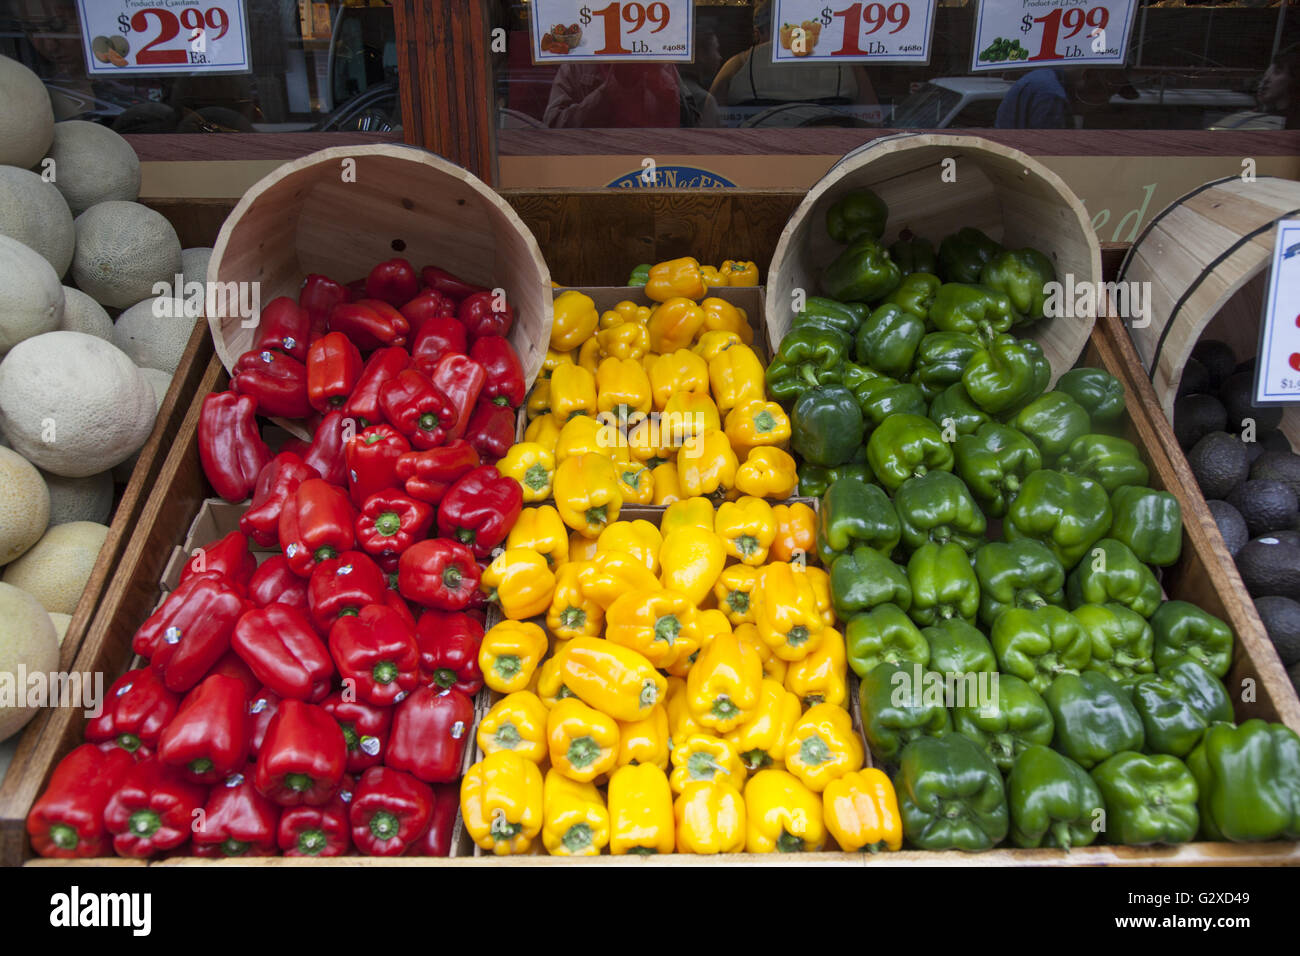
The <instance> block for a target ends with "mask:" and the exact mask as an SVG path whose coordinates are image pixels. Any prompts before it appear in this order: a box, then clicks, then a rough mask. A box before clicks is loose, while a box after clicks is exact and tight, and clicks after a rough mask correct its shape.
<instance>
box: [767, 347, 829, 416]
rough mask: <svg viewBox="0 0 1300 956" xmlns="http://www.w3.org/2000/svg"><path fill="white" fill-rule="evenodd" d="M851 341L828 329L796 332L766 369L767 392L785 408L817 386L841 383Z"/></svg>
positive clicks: (778, 350)
mask: <svg viewBox="0 0 1300 956" xmlns="http://www.w3.org/2000/svg"><path fill="white" fill-rule="evenodd" d="M849 342H850V339H849V337H848V336H847V335H844V334H843V333H842V332H836V331H834V330H830V329H813V328H804V329H797V330H795V331H793V332H789V333H787V334H786V337H785V338H783V339H782V340H781V345H780V347H779V348H778V349H777V350H776V357H775V358H774V359H772V364H771V365H769V366H768V367H767V373H766V375H765V379H766V382H767V391H768V393H769V394H771V396H772V397H773V398H774V399H776V400H777V401H778V402H781V403H782V404H784V405H786V406H787V407H788V406H789V405H791V404H792V403H793V402H794V401H796V400H797V399H798V398H799V396H800V395H802V394H803V393H804V392H806V391H808V389H810V388H816V387H817V386H818V385H838V384H840V382H842V381H843V380H844V370H843V368H842V367H841V366H842V364H843V362H844V353H845V351H846V350H847V349H848V347H849Z"/></svg>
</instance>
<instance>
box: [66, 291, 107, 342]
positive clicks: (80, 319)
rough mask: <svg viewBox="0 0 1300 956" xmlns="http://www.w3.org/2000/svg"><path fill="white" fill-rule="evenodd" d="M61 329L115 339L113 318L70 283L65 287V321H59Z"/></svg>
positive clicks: (98, 337) (105, 338)
mask: <svg viewBox="0 0 1300 956" xmlns="http://www.w3.org/2000/svg"><path fill="white" fill-rule="evenodd" d="M59 329H60V330H61V331H63V332H84V333H86V334H87V335H93V336H94V337H95V338H97V339H104V340H105V341H109V342H111V341H112V340H113V320H112V319H110V318H109V317H108V313H107V312H105V311H104V307H103V306H102V305H100V304H99V303H98V302H96V301H95V300H94V299H92V298H91V297H90V296H88V295H86V293H84V292H82V291H81V290H80V289H74V288H72V286H70V285H65V286H64V287H63V321H62V322H60V323H59Z"/></svg>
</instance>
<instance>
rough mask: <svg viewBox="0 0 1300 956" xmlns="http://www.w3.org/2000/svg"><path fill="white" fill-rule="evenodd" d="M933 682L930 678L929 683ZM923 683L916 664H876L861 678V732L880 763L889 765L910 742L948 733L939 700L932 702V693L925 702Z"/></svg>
mask: <svg viewBox="0 0 1300 956" xmlns="http://www.w3.org/2000/svg"><path fill="white" fill-rule="evenodd" d="M918 678H920V680H919V681H918ZM935 680H936V678H933V677H932V678H930V682H931V683H933V682H934V681H935ZM926 683H927V681H926V677H925V669H924V668H922V667H921V666H920V665H916V664H888V663H886V664H880V665H878V666H876V667H874V668H872V670H871V671H870V673H868V674H867V676H865V677H864V678H862V683H861V684H860V685H859V686H858V704H859V706H861V708H862V731H863V734H864V735H865V736H866V738H867V745H868V746H869V747H871V752H872V754H874V755H875V756H876V757H877V758H879V759H880V760H883V761H885V762H887V763H893V762H894V761H895V760H897V759H898V755H899V754H900V753H902V751H903V748H904V747H906V746H907V745H908V744H910V743H911V742H912V741H913V740H917V739H919V738H921V737H942V736H943V735H945V734H947V733H949V732H950V731H951V730H952V721H951V720H950V719H949V717H948V709H947V708H946V707H944V706H943V701H942V700H941V699H940V700H938V701H936V700H934V699H933V698H934V697H935V696H937V695H935V694H931V695H929V697H930V699H929V700H927V699H926V694H925V693H924V690H925V685H926Z"/></svg>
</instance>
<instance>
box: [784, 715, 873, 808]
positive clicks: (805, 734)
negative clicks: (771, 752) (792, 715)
mask: <svg viewBox="0 0 1300 956" xmlns="http://www.w3.org/2000/svg"><path fill="white" fill-rule="evenodd" d="M863 757H864V753H863V749H862V741H861V740H859V739H858V734H857V732H856V731H855V730H854V729H853V720H852V718H850V717H849V712H848V711H847V710H845V709H844V708H843V707H838V706H836V705H835V704H815V705H814V706H812V707H810V708H808V710H806V711H805V712H804V714H803V716H802V717H800V718H799V719H798V720H797V721H795V724H794V729H793V730H791V731H790V736H789V737H788V738H787V739H786V742H785V768H786V769H787V770H789V771H790V772H791V773H792V774H794V775H795V776H796V777H798V778H799V779H800V780H802V781H803V782H804V785H805V786H806V787H807V788H808V789H809V790H811V791H813V792H814V793H821V792H822V791H823V790H825V789H826V785H827V784H828V783H830V782H831V781H832V780H834V779H835V778H836V777H842V776H844V775H845V774H846V773H852V772H853V771H855V770H861V769H862V761H863Z"/></svg>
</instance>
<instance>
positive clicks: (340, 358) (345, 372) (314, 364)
mask: <svg viewBox="0 0 1300 956" xmlns="http://www.w3.org/2000/svg"><path fill="white" fill-rule="evenodd" d="M361 368H362V365H361V353H360V352H359V351H358V350H357V347H356V346H355V345H353V344H352V340H351V339H349V338H348V337H347V336H346V335H344V334H343V333H342V332H331V333H329V335H326V336H322V337H321V338H319V339H317V340H316V341H315V342H313V343H312V344H311V348H310V349H308V350H307V400H308V401H309V402H311V407H312V408H314V409H316V410H317V411H318V412H321V413H322V414H324V413H325V412H329V411H333V410H334V409H336V408H342V407H343V405H344V403H345V402H347V400H348V396H349V395H351V394H352V389H353V388H354V387H355V386H356V384H357V379H359V378H360V377H361Z"/></svg>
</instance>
